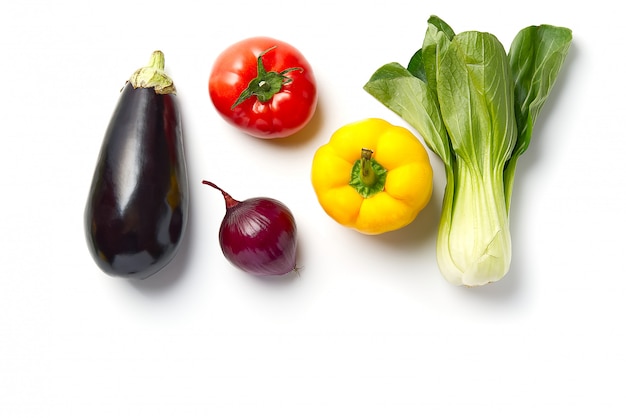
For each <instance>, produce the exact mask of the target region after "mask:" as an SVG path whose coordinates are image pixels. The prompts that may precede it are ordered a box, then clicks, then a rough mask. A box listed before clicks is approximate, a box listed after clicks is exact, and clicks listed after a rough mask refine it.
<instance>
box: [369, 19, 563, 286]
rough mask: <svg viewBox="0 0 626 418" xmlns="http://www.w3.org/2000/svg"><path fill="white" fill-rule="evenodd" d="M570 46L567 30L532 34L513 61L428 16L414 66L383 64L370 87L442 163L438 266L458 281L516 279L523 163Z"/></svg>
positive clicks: (486, 38)
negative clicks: (516, 199)
mask: <svg viewBox="0 0 626 418" xmlns="http://www.w3.org/2000/svg"><path fill="white" fill-rule="evenodd" d="M571 41H572V32H571V30H570V29H568V28H564V27H556V26H551V25H540V26H529V27H527V28H525V29H523V30H521V31H520V32H519V33H518V34H517V36H516V37H515V38H514V40H513V42H512V44H511V47H510V49H509V52H508V53H507V52H506V51H505V49H504V47H503V46H502V44H501V43H500V41H499V40H498V39H497V38H496V37H495V36H494V35H492V34H490V33H486V32H478V31H468V32H462V33H459V34H455V33H454V31H453V30H452V28H451V27H450V26H449V25H448V24H447V23H446V22H444V21H443V20H441V19H440V18H438V17H437V16H431V17H430V19H429V20H428V27H427V30H426V35H425V38H424V41H423V45H422V47H421V49H419V50H418V51H417V52H416V53H415V54H414V55H413V56H412V58H411V59H410V61H409V64H408V66H407V67H406V68H405V67H403V66H402V65H400V64H398V63H390V64H386V65H384V66H382V67H381V68H379V69H378V70H377V71H376V72H375V73H374V74H373V75H372V77H371V78H370V80H369V81H368V82H367V83H366V84H365V86H364V88H365V90H366V91H367V92H368V93H369V94H371V95H372V96H373V97H374V98H376V99H377V100H378V101H380V102H381V103H382V104H384V105H385V106H387V107H388V108H389V109H391V110H392V111H393V112H395V113H396V114H398V115H399V116H400V117H402V118H403V119H404V120H405V121H406V122H407V123H408V124H409V125H411V126H412V127H413V128H414V129H416V130H417V132H418V133H419V134H420V136H421V137H422V138H423V139H424V141H425V142H426V144H427V146H428V147H429V148H430V149H431V150H432V151H433V152H434V153H435V154H437V155H438V156H439V157H440V158H441V160H442V162H443V164H444V167H445V173H446V188H445V191H444V198H443V205H442V213H441V220H440V224H439V232H438V237H437V262H438V265H439V269H440V271H441V273H442V274H443V276H444V277H445V278H446V279H447V280H448V281H450V282H451V283H454V284H456V285H465V286H480V285H484V284H487V283H490V282H494V281H497V280H499V279H501V278H502V277H504V276H505V275H506V274H507V273H508V271H509V267H510V263H511V234H510V228H509V213H510V205H511V195H512V188H513V179H514V176H515V168H516V164H517V160H518V158H519V157H520V155H522V154H523V153H524V151H526V149H527V148H528V145H529V143H530V140H531V136H532V132H533V126H534V124H535V122H536V120H537V117H538V115H539V112H540V110H541V108H542V106H543V105H544V103H545V101H546V98H547V97H548V94H549V93H550V91H551V90H552V87H553V86H554V83H555V81H556V79H557V75H558V74H559V72H560V70H561V67H562V65H563V63H564V60H565V58H566V56H567V53H568V50H569V47H570V44H571Z"/></svg>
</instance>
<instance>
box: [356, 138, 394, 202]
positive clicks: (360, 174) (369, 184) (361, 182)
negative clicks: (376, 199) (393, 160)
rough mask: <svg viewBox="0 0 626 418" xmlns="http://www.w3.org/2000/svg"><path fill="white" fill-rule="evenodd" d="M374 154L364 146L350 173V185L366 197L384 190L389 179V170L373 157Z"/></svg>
mask: <svg viewBox="0 0 626 418" xmlns="http://www.w3.org/2000/svg"><path fill="white" fill-rule="evenodd" d="M373 154H374V151H373V150H371V149H368V148H362V149H361V158H359V159H358V160H356V161H355V162H354V165H353V166H352V172H351V174H350V183H349V184H350V186H352V187H354V189H355V190H356V191H357V192H358V193H359V194H360V195H361V196H363V197H364V198H366V199H367V198H369V197H372V196H374V195H375V194H376V193H378V192H381V191H383V190H384V189H385V181H386V180H387V170H386V169H385V167H383V166H381V165H380V164H379V163H378V162H377V161H376V160H374V159H373V158H372V155H373Z"/></svg>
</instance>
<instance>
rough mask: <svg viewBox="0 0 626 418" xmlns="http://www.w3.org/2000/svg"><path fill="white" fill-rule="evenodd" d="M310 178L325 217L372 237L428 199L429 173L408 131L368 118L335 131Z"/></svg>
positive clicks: (403, 221)
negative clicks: (325, 214) (326, 215)
mask: <svg viewBox="0 0 626 418" xmlns="http://www.w3.org/2000/svg"><path fill="white" fill-rule="evenodd" d="M311 180H312V183H313V188H314V190H315V193H316V195H317V198H318V200H319V203H320V205H321V206H322V208H323V209H324V211H325V212H326V213H327V214H328V215H329V216H330V217H331V218H333V219H334V220H335V221H337V222H338V223H339V224H341V225H344V226H346V227H349V228H353V229H356V230H357V231H359V232H362V233H364V234H372V235H373V234H381V233H383V232H388V231H393V230H396V229H399V228H402V227H404V226H406V225H408V224H409V223H411V222H412V221H413V220H414V219H415V217H416V216H417V215H418V213H419V212H420V211H421V210H422V209H423V208H424V207H425V206H426V204H427V203H428V202H429V201H430V197H431V193H432V187H433V171H432V167H431V165H430V160H429V158H428V154H427V152H426V149H425V148H424V146H423V145H422V143H421V142H420V141H419V140H418V139H417V138H416V137H415V135H413V133H411V132H410V131H409V130H408V129H406V128H403V127H400V126H395V125H392V124H390V123H389V122H387V121H384V120H382V119H376V118H371V119H365V120H362V121H359V122H354V123H350V124H348V125H345V126H343V127H341V128H339V129H338V130H337V131H336V132H335V133H334V134H333V135H332V136H331V138H330V141H329V142H328V143H326V144H324V145H322V146H321V147H320V148H319V149H318V150H317V151H316V153H315V155H314V157H313V165H312V169H311Z"/></svg>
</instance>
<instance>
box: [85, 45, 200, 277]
mask: <svg viewBox="0 0 626 418" xmlns="http://www.w3.org/2000/svg"><path fill="white" fill-rule="evenodd" d="M164 65H165V62H164V57H163V53H162V52H160V51H155V52H154V53H153V54H152V57H151V59H150V63H149V64H148V66H146V67H143V68H141V69H139V70H137V71H136V72H135V73H134V74H133V75H132V77H131V78H130V80H129V82H127V83H126V85H125V87H124V88H123V90H122V93H121V96H120V97H119V100H118V103H117V107H116V109H115V111H114V113H113V115H112V117H111V120H110V122H109V126H108V129H107V131H106V133H105V135H104V139H103V142H102V146H101V149H100V154H99V156H98V160H97V164H96V168H95V172H94V174H93V179H92V183H91V188H90V190H89V197H88V200H87V205H86V209H85V217H84V221H85V231H86V235H87V244H88V247H89V251H90V253H91V255H92V256H93V258H94V260H95V262H96V264H97V265H98V266H99V267H100V268H101V269H102V270H103V271H104V272H106V273H108V274H110V275H113V276H122V277H128V278H136V279H145V278H147V277H149V276H151V275H153V274H154V273H156V272H158V271H159V270H161V269H162V268H163V267H165V266H166V265H167V264H168V263H169V262H170V261H171V260H172V259H173V258H174V256H175V254H176V253H177V251H178V248H179V246H180V244H181V241H182V238H183V235H184V232H185V228H186V225H187V211H188V205H189V193H188V182H187V168H186V162H185V155H184V150H183V134H182V124H181V116H180V112H179V107H178V103H177V101H176V97H175V94H176V89H175V87H174V83H173V82H172V80H171V78H170V77H168V76H167V74H166V73H165V72H164V71H163V70H164Z"/></svg>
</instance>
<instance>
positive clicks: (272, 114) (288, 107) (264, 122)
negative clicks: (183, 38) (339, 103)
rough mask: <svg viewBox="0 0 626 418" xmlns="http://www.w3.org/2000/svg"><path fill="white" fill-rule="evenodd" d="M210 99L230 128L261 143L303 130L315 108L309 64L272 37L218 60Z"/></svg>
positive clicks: (234, 47)
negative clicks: (229, 124) (256, 138)
mask: <svg viewBox="0 0 626 418" xmlns="http://www.w3.org/2000/svg"><path fill="white" fill-rule="evenodd" d="M209 95H210V96H211V100H212V102H213V105H214V106H215V108H216V109H217V111H218V112H219V114H220V115H221V116H222V117H223V118H224V119H225V120H226V121H228V122H229V123H231V124H233V125H234V126H236V127H238V128H240V129H241V130H243V131H244V132H246V133H248V134H250V135H252V136H255V137H258V138H265V139H270V138H284V137H287V136H290V135H293V134H294V133H296V132H298V131H299V130H301V129H302V128H303V127H304V126H305V125H306V124H307V123H308V122H309V121H310V120H311V118H312V117H313V114H314V113H315V108H316V107H317V87H316V82H315V77H314V76H313V71H312V69H311V66H310V64H309V62H308V61H307V60H306V58H304V56H303V55H302V54H301V53H300V51H298V50H297V49H296V48H294V47H293V46H291V45H289V44H288V43H285V42H282V41H279V40H277V39H272V38H268V37H254V38H248V39H244V40H242V41H239V42H237V43H235V44H233V45H231V46H230V47H228V48H227V49H226V50H225V51H223V52H222V53H221V54H220V55H219V56H218V57H217V59H216V61H215V63H214V65H213V69H212V70H211V75H210V77H209Z"/></svg>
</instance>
